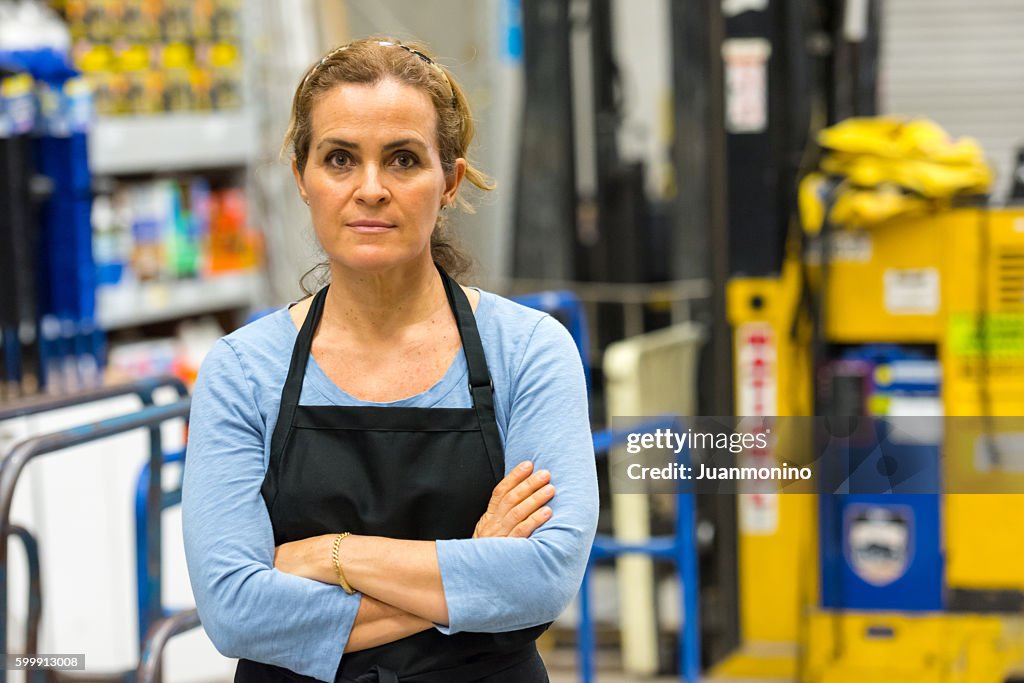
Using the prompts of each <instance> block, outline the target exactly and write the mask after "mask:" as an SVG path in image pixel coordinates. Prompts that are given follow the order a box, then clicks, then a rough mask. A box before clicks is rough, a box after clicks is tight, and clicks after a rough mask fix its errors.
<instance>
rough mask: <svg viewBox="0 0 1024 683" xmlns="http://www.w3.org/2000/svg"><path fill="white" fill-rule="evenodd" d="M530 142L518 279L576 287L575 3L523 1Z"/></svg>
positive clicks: (519, 193) (519, 221)
mask: <svg viewBox="0 0 1024 683" xmlns="http://www.w3.org/2000/svg"><path fill="white" fill-rule="evenodd" d="M522 12H523V71H524V74H525V81H526V82H525V90H524V97H523V139H522V145H521V151H520V157H519V172H518V177H517V183H516V208H515V217H516V218H515V251H514V263H513V271H512V272H513V273H514V275H515V276H516V277H521V278H538V279H551V280H570V279H573V276H574V272H573V271H574V256H575V244H576V168H575V162H574V160H575V151H574V149H575V148H574V135H573V106H572V77H571V73H572V68H571V62H570V50H569V29H570V25H569V3H568V2H566V1H565V0H523V4H522Z"/></svg>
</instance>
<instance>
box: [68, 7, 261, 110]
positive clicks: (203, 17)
mask: <svg viewBox="0 0 1024 683" xmlns="http://www.w3.org/2000/svg"><path fill="white" fill-rule="evenodd" d="M52 4H53V6H54V7H55V8H57V9H62V10H63V12H64V16H65V18H66V19H67V22H68V24H69V27H70V34H71V39H72V55H73V59H74V63H75V65H76V67H78V68H79V69H81V70H82V71H83V72H84V73H85V74H86V76H87V78H88V79H89V81H90V83H92V85H93V87H94V88H95V89H96V91H97V93H98V97H97V108H98V111H99V112H100V113H101V114H103V115H116V114H153V113H158V112H180V111H207V110H211V109H213V110H228V109H237V108H239V107H240V106H241V73H242V68H241V59H240V53H241V26H240V13H241V3H240V2H237V1H228V0H198V1H195V0H117V1H114V0H68V1H67V2H66V3H58V2H53V3H52Z"/></svg>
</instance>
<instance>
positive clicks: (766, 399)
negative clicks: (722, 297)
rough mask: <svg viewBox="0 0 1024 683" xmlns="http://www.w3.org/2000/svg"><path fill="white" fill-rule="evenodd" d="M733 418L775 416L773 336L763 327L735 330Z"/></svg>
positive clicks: (775, 389)
mask: <svg viewBox="0 0 1024 683" xmlns="http://www.w3.org/2000/svg"><path fill="white" fill-rule="evenodd" d="M736 365H737V369H738V373H737V375H738V376H737V378H736V389H737V391H736V394H737V395H736V414H737V415H751V416H753V415H758V416H759V415H775V414H776V405H777V404H776V391H777V388H778V385H777V382H776V379H775V372H776V356H775V334H774V333H773V332H772V328H771V326H770V325H767V324H765V323H747V324H744V325H740V326H739V328H738V329H737V330H736Z"/></svg>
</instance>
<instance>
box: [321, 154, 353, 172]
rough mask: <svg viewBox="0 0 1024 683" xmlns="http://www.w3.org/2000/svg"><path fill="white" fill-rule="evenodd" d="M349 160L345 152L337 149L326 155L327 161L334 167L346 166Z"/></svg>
mask: <svg viewBox="0 0 1024 683" xmlns="http://www.w3.org/2000/svg"><path fill="white" fill-rule="evenodd" d="M350 162H351V158H350V157H349V155H348V154H347V153H345V152H341V151H337V152H331V153H330V154H328V155H327V163H328V165H330V166H334V167H335V168H342V167H345V166H348V165H349V163H350Z"/></svg>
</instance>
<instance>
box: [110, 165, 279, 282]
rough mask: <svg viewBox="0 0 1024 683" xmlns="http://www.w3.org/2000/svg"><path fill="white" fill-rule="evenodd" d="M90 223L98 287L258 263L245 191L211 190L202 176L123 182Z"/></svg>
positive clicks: (259, 241)
mask: <svg viewBox="0 0 1024 683" xmlns="http://www.w3.org/2000/svg"><path fill="white" fill-rule="evenodd" d="M92 221H93V251H94V252H95V253H96V254H97V279H98V281H99V283H100V284H102V285H108V286H109V285H119V284H124V285H126V286H130V285H131V284H132V283H136V282H148V281H161V282H166V281H173V280H181V279H187V278H196V277H199V278H202V277H206V276H210V275H216V274H222V273H229V272H239V271H251V270H253V269H255V268H257V267H259V265H260V263H261V261H262V239H261V236H260V234H259V232H258V231H256V230H254V229H253V228H252V227H250V226H249V225H248V224H247V218H246V200H245V192H244V191H243V190H241V189H240V188H233V187H228V188H222V189H214V190H211V189H210V184H209V182H208V181H207V180H206V179H205V178H203V177H200V176H196V177H185V178H181V179H175V180H171V179H163V180H145V181H134V182H122V183H120V184H119V185H117V186H116V188H115V189H114V190H113V192H112V193H110V194H108V195H101V196H100V197H99V198H98V199H97V202H96V206H95V207H94V209H93V213H92Z"/></svg>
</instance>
